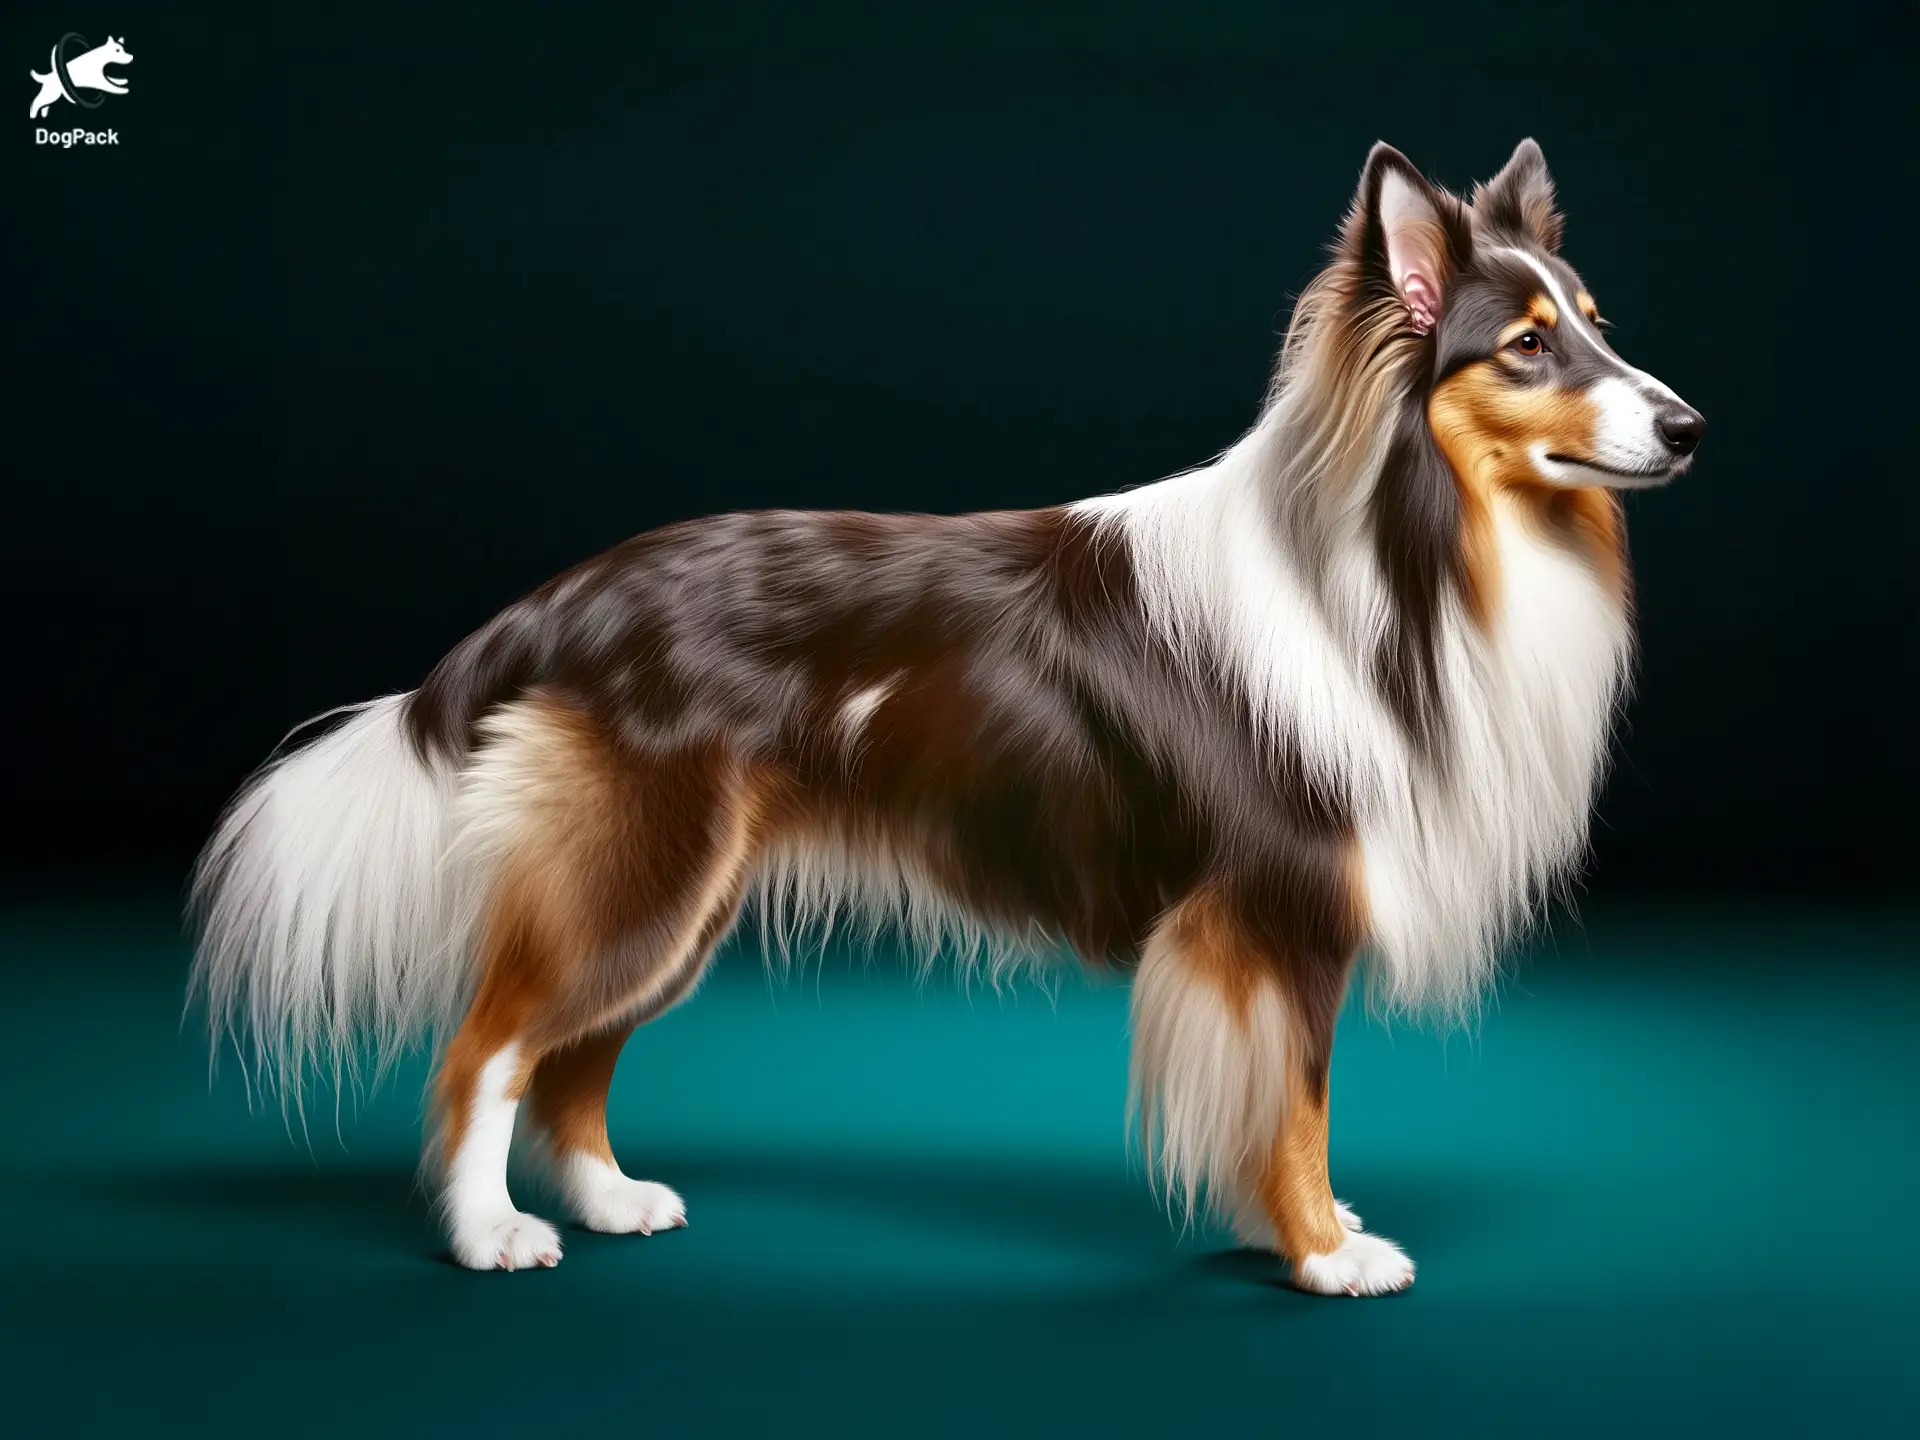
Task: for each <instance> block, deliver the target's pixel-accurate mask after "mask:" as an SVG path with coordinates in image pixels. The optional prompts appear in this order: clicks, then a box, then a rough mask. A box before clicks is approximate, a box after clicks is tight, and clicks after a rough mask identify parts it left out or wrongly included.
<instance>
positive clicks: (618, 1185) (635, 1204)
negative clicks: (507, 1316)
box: [528, 879, 740, 1235]
mask: <svg viewBox="0 0 1920 1440" xmlns="http://www.w3.org/2000/svg"><path fill="white" fill-rule="evenodd" d="M739 907H740V888H739V884H738V881H737V879H736V880H735V881H734V883H733V886H732V889H731V892H730V893H726V894H723V895H721V896H720V897H719V898H718V899H717V901H716V902H715V903H714V904H713V906H712V908H711V910H710V911H709V912H708V914H707V917H706V919H705V921H704V922H703V924H702V926H701V931H700V933H699V934H698V935H697V937H696V938H695V939H694V941H693V943H692V944H691V945H690V946H689V947H688V948H687V951H686V953H685V955H684V956H683V957H682V958H681V959H680V960H679V961H678V963H677V964H675V965H674V966H673V967H672V968H671V969H670V971H668V972H667V978H666V982H665V984H664V985H663V986H661V987H660V988H659V990H658V991H657V992H656V993H655V994H654V995H652V996H651V997H650V998H649V999H648V1000H646V1001H645V1002H644V1003H643V1005H642V1008H641V1010H640V1011H639V1013H637V1014H634V1015H630V1016H627V1017H625V1018H623V1019H621V1020H618V1021H616V1022H615V1023H614V1024H613V1025H611V1026H609V1027H607V1028H606V1029H604V1030H601V1031H599V1032H597V1033H595V1034H592V1035H588V1036H584V1037H583V1038H581V1039H579V1040H576V1041H574V1042H573V1043H571V1044H569V1045H567V1046H564V1047H563V1048H561V1049H559V1050H555V1051H554V1052H552V1053H551V1054H549V1055H547V1056H546V1057H545V1058H544V1059H542V1060H541V1062H540V1064H539V1067H538V1068H537V1069H536V1070H535V1071H534V1075H533V1085H532V1089H531V1091H530V1093H529V1096H528V1108H529V1112H530V1113H529V1115H528V1119H529V1120H531V1121H532V1122H533V1124H534V1125H535V1127H537V1129H538V1132H539V1138H540V1140H541V1142H542V1144H543V1147H544V1149H545V1152H546V1153H545V1159H546V1161H547V1163H548V1165H549V1166H550V1168H551V1173H552V1176H553V1181H554V1183H555V1185H556V1186H557V1187H558V1188H559V1190H560V1193H561V1196H562V1198H563V1199H564V1200H565V1202H566V1205H567V1209H568V1212H569V1213H570V1214H571V1215H572V1216H573V1218H574V1219H575V1220H576V1221H578V1222H579V1223H580V1224H581V1225H582V1226H584V1227H585V1228H586V1229H588V1230H598V1231H600V1232H601V1233H602V1234H606V1235H632V1234H640V1235H651V1234H653V1232H654V1231H656V1230H670V1229H673V1228H674V1227H675V1226H679V1225H684V1224H686V1223H687V1208H686V1205H685V1203H684V1202H683V1201H682V1200H681V1198H680V1196H679V1195H677V1194H676V1193H675V1192H674V1191H672V1190H671V1189H669V1188H668V1187H667V1186H665V1185H662V1184H660V1183H659V1182H657V1181H653V1180H634V1179H631V1178H629V1177H628V1176H627V1175H626V1174H625V1173H624V1172H623V1171H622V1170H621V1169H620V1165H619V1162H618V1161H616V1160H615V1159H614V1155H613V1143H612V1141H611V1139H610V1138H609V1137H608V1134H607V1092H608V1090H609V1088H610V1087H611V1086H612V1084H613V1071H614V1065H615V1064H616V1062H617V1061H618V1060H619V1058H620V1051H621V1050H622V1048H623V1047H624V1046H625V1045H626V1042H627V1038H628V1036H630V1035H631V1034H632V1033H633V1031H634V1029H635V1028H636V1027H637V1026H640V1025H644V1024H645V1023H646V1022H647V1021H649V1020H651V1019H653V1018H654V1017H655V1016H657V1015H663V1014H665V1013H666V1012H667V1011H668V1010H670V1009H672V1008H673V1007H674V1006H675V1005H677V1004H679V1003H680V1002H681V1001H682V1000H684V999H685V998H686V997H687V996H688V995H690V994H691V993H692V992H693V991H694V989H696V988H697V987H698V985H699V983H700V979H701V977H702V976H703V975H705V974H706V971H707V966H708V965H709V964H710V963H711V962H712V959H713V947H714V946H715V945H716V944H718V943H719V941H720V940H721V939H722V938H723V937H724V936H725V934H726V932H727V930H728V929H730V928H731V927H732V924H733V921H734V918H735V916H736V915H737V914H738V912H739Z"/></svg>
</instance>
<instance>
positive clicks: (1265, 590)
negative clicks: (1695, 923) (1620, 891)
mask: <svg viewBox="0 0 1920 1440" xmlns="http://www.w3.org/2000/svg"><path fill="white" fill-rule="evenodd" d="M1394 392H1398V394H1399V395H1401V396H1404V395H1405V393H1406V391H1405V389H1404V388H1403V387H1401V386H1399V385H1395V384H1392V383H1389V384H1387V385H1386V386H1384V387H1383V393H1387V394H1391V393H1394ZM1323 403H1324V392H1320V391H1317V390H1316V389H1315V388H1313V387H1310V386H1307V385H1304V384H1293V383H1289V382H1288V379H1287V377H1286V376H1285V375H1284V374H1283V377H1282V381H1281V383H1280V384H1279V385H1278V386H1277V387H1276V389H1275V392H1274V394H1273V396H1272V398H1271V400H1270V401H1269V404H1268V405H1267V407H1266V409H1265V411H1264V413H1263V414H1262V416H1261V418H1260V420H1259V421H1258V423H1257V424H1256V425H1255V426H1254V428H1253V429H1252V430H1251V431H1249V432H1248V434H1247V435H1246V436H1244V437H1243V438H1242V439H1241V441H1240V442H1239V443H1238V444H1236V445H1235V446H1234V447H1233V448H1232V449H1230V450H1228V451H1227V452H1226V453H1225V454H1223V455H1222V456H1220V457H1219V458H1218V459H1217V460H1216V461H1214V462H1213V463H1212V464H1210V465H1208V466H1206V467H1204V468H1202V469H1199V470H1195V471H1191V472H1188V473H1186V474H1183V475H1178V476H1175V477H1173V478H1171V479H1168V480H1164V481H1161V482H1160V483H1158V484H1155V485H1149V486H1146V487H1143V488H1141V489H1138V490H1133V491H1129V492H1126V493H1123V494H1120V495H1117V496H1110V497H1106V498H1103V499H1099V500H1094V501H1089V502H1086V503H1085V504H1084V505H1082V506H1081V507H1079V509H1080V511H1081V513H1083V514H1086V515H1088V516H1090V517H1092V518H1094V519H1095V520H1096V521H1097V522H1098V523H1100V524H1101V525H1103V526H1106V527H1110V528H1112V529H1114V530H1116V531H1117V532H1119V533H1120V534H1122V535H1124V536H1125V539H1126V543H1127V545H1128V547H1129V551H1130V553H1131V555H1132V557H1133V560H1134V564H1135V567H1136V570H1137V574H1138V578H1139V586H1140V593H1141V595H1142V598H1143V602H1144V604H1145V607H1146V610H1147V613H1148V618H1149V621H1150V623H1151V624H1152V625H1153V626H1154V627H1155V629H1156V630H1158V632H1159V633H1160V634H1161V635H1162V636H1163V638H1164V639H1165V640H1166V642H1167V643H1168V644H1169V645H1170V646H1172V647H1173V648H1174V649H1175V651H1176V652H1178V653H1179V654H1180V655H1181V656H1183V657H1184V659H1185V660H1186V661H1187V663H1189V664H1190V665H1192V666H1194V667H1195V668H1196V670H1198V671H1200V672H1203V673H1210V674H1217V675H1221V676H1223V677H1225V678H1227V679H1228V680H1229V682H1230V683H1232V684H1233V685H1234V686H1235V688H1237V689H1239V690H1240V691H1241V692H1242V693H1243V694H1244V695H1245V697H1246V701H1247V704H1248V706H1249V708H1250V710H1251V712H1252V714H1253V715H1254V716H1255V717H1256V719H1257V721H1258V723H1259V724H1260V726H1261V728H1262V729H1263V731H1264V732H1265V733H1267V734H1268V735H1269V736H1270V737H1271V738H1272V741H1273V743H1274V744H1275V745H1276V746H1282V745H1284V746H1289V747H1292V748H1293V749H1294V750H1295V751H1296V752H1297V753H1298V754H1300V755H1301V756H1302V757H1303V758H1304V761H1305V763H1306V766H1307V768H1308V771H1309V773H1310V774H1311V776H1312V777H1313V778H1314V780H1315V781H1316V782H1317V783H1318V784H1320V785H1322V786H1324V787H1326V790H1327V792H1328V793H1329V794H1331V795H1334V796H1337V797H1339V798H1340V799H1341V800H1343V801H1344V802H1345V803H1346V804H1347V805H1348V806H1349V807H1350V808H1351V812H1352V813H1353V814H1354V815H1355V817H1356V830H1357V832H1358V833H1357V835H1356V841H1357V844H1358V848H1359V852H1360V857H1359V858H1360V861H1361V864H1362V866H1363V867H1364V871H1365V890H1366V896H1367V901H1368V905H1369V908H1370V913H1371V920H1370V932H1371V936H1372V942H1373V948H1374V950H1375V951H1376V953H1377V955H1378V956H1379V958H1380V959H1382V960H1383V961H1384V962H1385V964H1384V966H1382V967H1380V968H1379V969H1378V970H1376V984H1377V987H1378V991H1379V993H1381V994H1382V995H1383V996H1384V998H1386V999H1387V1000H1388V1001H1390V1002H1393V1003H1405V1004H1407V1005H1416V1004H1418V1005H1431V1006H1436V1007H1438V1008H1440V1009H1442V1010H1453V1011H1456V1012H1457V1011H1464V1010H1468V1009H1470V1008H1471V1007H1472V1006H1473V1004H1474V1003H1475V1000H1476V998H1477V997H1478V995H1479V994H1480V993H1481V991H1482V987H1483V984H1484V982H1485V981H1486V980H1487V979H1488V978H1490V972H1491V970H1492V969H1493V967H1494V965H1495V963H1496V959H1497V954H1498V950H1499V947H1500V945H1501V942H1502V941H1503V940H1504V939H1506V938H1507V937H1508V936H1509V935H1510V934H1511V932H1512V931H1513V930H1514V928H1515V927H1516V926H1517V925H1518V924H1519V923H1521V922H1523V921H1524V920H1525V919H1526V918H1527V917H1528V915H1529V914H1530V913H1531V912H1532V911H1533V910H1534V909H1535V908H1536V907H1537V906H1538V904H1539V903H1540V902H1541V901H1542V900H1543V899H1544V898H1545V897H1546V895H1547V892H1548V891H1549V890H1550V889H1551V887H1552V886H1553V885H1554V883H1555V882H1556V881H1558V880H1560V879H1561V878H1562V877H1564V876H1565V875H1566V874H1567V872H1568V871H1569V869H1570V868H1571V867H1572V866H1573V865H1574V864H1575V863H1576V862H1577V861H1578V859H1579V858H1580V856H1581V854H1582V853H1583V851H1584V849H1585V844H1586V836H1587V822H1588V816H1589V810H1590V807H1591V804H1592V800H1593V797H1594V792H1595V789H1596V787H1597V785H1598V782H1599V780H1600V778H1601V775H1602V773H1603V769H1604V763H1605V758H1606V751H1607V742H1608V736H1609V725H1610V720H1611V717H1612V713H1613V709H1614V706H1615V703H1616V701H1617V699H1618V696H1619V693H1620V689H1621V686H1622V683H1623V681H1624V678H1625V674H1626V669H1627V662H1628V659H1629V655H1630V650H1631V629H1630V624H1629V619H1628V613H1627V605H1626V603H1625V600H1624V598H1623V597H1622V596H1621V595H1620V594H1618V593H1616V592H1614V591H1613V590H1612V589H1610V588H1609V587H1608V586H1607V585H1606V584H1605V583H1604V582H1603V580H1602V579H1601V577H1600V576H1598V575H1597V574H1596V573H1595V571H1594V569H1593V568H1592V566H1591V565H1590V564H1589V563H1588V562H1587V561H1586V560H1585V559H1584V558H1583V557H1581V556H1579V555H1577V554H1574V553H1571V552H1570V551H1568V550H1566V549H1565V548H1563V547H1561V546H1560V545H1558V544H1556V543H1554V542H1553V541H1552V540H1550V539H1549V538H1547V537H1544V536H1541V535H1539V534H1537V533H1535V531H1534V530H1533V528H1532V527H1531V526H1530V524H1529V523H1528V520H1527V517H1526V516H1525V515H1524V514H1523V513H1522V512H1521V511H1520V510H1519V509H1517V508H1513V507H1506V506H1496V507H1495V513H1494V516H1493V527H1492V528H1493V537H1494V543H1495V546H1496V548H1497V552H1498V560H1499V572H1500V575H1501V584H1500V587H1499V591H1498V593H1497V595H1496V596H1495V597H1493V603H1492V605H1491V607H1490V609H1489V611H1488V613H1487V615H1486V616H1485V617H1484V620H1482V619H1479V618H1476V617H1475V616H1474V615H1472V614H1471V613H1470V610H1469V607H1468V605H1467V603H1466V597H1465V595H1464V593H1463V591H1462V588H1461V586H1460V585H1459V584H1458V583H1457V574H1456V573H1455V572H1452V571H1448V572H1447V573H1443V574H1436V575H1435V576H1433V577H1432V580H1431V584H1432V586H1433V589H1432V592H1431V593H1429V594H1425V595H1422V596H1419V597H1414V599H1413V600H1411V601H1410V597H1409V596H1407V595H1406V594H1405V593H1397V592H1404V586H1396V585H1395V584H1394V583H1392V578H1391V577H1390V576H1389V575H1388V573H1387V571H1386V569H1385V568H1384V567H1383V565H1382V560H1381V554H1380V547H1379V545H1378V544H1377V543H1376V541H1377V535H1376V521H1377V516H1378V507H1379V505H1380V504H1381V503H1382V491H1381V484H1382V477H1383V473H1384V470H1385V467H1386V465H1387V464H1388V461H1389V452H1390V449H1391V446H1392V444H1393V440H1394V436H1393V429H1392V425H1391V423H1390V421H1389V419H1385V418H1383V419H1380V420H1379V421H1378V422H1377V423H1375V424H1374V425H1373V426H1372V434H1371V435H1370V436H1369V437H1368V438H1367V439H1366V441H1365V443H1362V444H1359V445H1357V446H1356V445H1348V446H1346V447H1344V448H1343V447H1341V446H1338V445H1329V444H1327V443H1326V441H1325V439H1324V437H1326V436H1328V435H1330V434H1332V433H1334V432H1335V431H1336V430H1337V429H1338V426H1337V425H1336V424H1334V423H1333V422H1332V421H1330V419H1329V417H1327V416H1325V415H1324V414H1320V413H1316V406H1317V405H1320V404H1323ZM1385 413H1386V407H1383V414H1385ZM1421 423H1424V421H1422V422H1421ZM1341 454H1347V455H1350V456H1351V457H1352V459H1351V462H1350V463H1349V464H1348V465H1347V466H1346V467H1345V468H1344V473H1329V469H1328V461H1329V458H1330V457H1337V456H1339V455H1341ZM1409 603H1419V604H1423V605H1428V606H1431V607H1432V619H1431V624H1430V625H1428V626H1426V627H1424V630H1423V631H1422V632H1421V634H1420V636H1419V639H1418V643H1419V644H1420V645H1422V646H1425V647H1427V648H1426V651H1425V654H1424V655H1423V656H1422V657H1421V663H1422V664H1424V665H1426V666H1429V667H1430V673H1431V676H1432V694H1431V695H1430V696H1428V697H1426V703H1427V704H1428V705H1429V706H1430V709H1431V719H1432V724H1431V726H1430V727H1429V728H1427V729H1426V730H1425V731H1423V730H1422V728H1421V727H1420V726H1418V725H1413V724H1410V723H1409V715H1408V711H1407V709H1406V707H1405V705H1404V704H1403V703H1401V701H1400V699H1398V698H1397V697H1396V696H1395V695H1394V694H1393V693H1391V692H1392V687H1391V685H1389V684H1383V673H1386V672H1385V671H1383V666H1382V663H1381V657H1382V654H1383V647H1390V646H1393V645H1395V644H1396V643H1399V642H1398V640H1397V639H1396V637H1400V636H1403V635H1404V634H1405V633H1406V627H1407V626H1408V624H1409V620H1410V617H1409V615H1408V614H1407V606H1408V605H1409ZM1389 669H1390V667H1389Z"/></svg>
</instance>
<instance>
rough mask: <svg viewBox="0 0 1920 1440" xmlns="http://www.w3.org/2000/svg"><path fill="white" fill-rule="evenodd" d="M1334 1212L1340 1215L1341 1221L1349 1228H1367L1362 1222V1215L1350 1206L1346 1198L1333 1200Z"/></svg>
mask: <svg viewBox="0 0 1920 1440" xmlns="http://www.w3.org/2000/svg"><path fill="white" fill-rule="evenodd" d="M1333 1213H1334V1214H1336V1215H1338V1216H1339V1217H1340V1223H1341V1224H1342V1225H1344V1226H1346V1228H1347V1229H1349V1230H1362V1229H1365V1228H1366V1227H1365V1226H1363V1225H1362V1224H1361V1223H1360V1217H1359V1216H1358V1215H1356V1214H1354V1213H1353V1211H1352V1210H1351V1209H1350V1208H1348V1205H1347V1202H1346V1201H1344V1200H1336V1201H1334V1202H1333Z"/></svg>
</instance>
